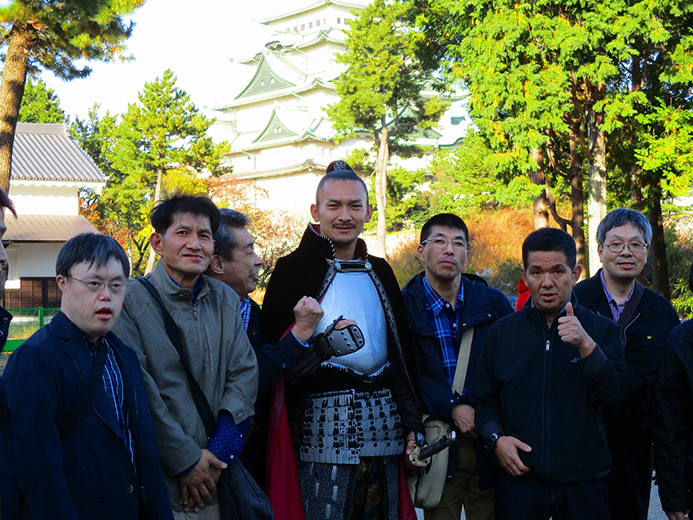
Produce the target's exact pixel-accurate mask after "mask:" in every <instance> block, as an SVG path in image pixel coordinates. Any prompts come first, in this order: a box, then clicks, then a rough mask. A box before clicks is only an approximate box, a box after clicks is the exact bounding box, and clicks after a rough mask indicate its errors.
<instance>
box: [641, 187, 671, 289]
mask: <svg viewBox="0 0 693 520" xmlns="http://www.w3.org/2000/svg"><path fill="white" fill-rule="evenodd" d="M647 218H648V220H649V221H650V226H652V244H651V245H650V257H649V259H648V261H649V262H650V266H651V268H652V289H653V290H654V291H655V292H658V293H659V294H661V295H662V296H664V297H665V298H666V299H667V300H671V290H670V288H669V266H668V264H667V250H666V245H665V243H664V221H663V218H662V204H661V193H657V195H656V196H655V197H653V200H652V202H651V208H650V211H648V212H647Z"/></svg>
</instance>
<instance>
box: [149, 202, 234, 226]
mask: <svg viewBox="0 0 693 520" xmlns="http://www.w3.org/2000/svg"><path fill="white" fill-rule="evenodd" d="M180 213H191V214H193V215H195V216H198V217H208V218H209V225H210V227H211V228H212V233H216V231H217V228H218V227H219V221H220V220H221V215H219V208H217V206H216V204H214V202H212V200H211V199H210V198H209V197H207V196H206V195H192V194H189V193H180V192H174V193H172V194H171V195H170V196H169V197H165V198H163V199H161V200H160V201H159V202H157V204H156V205H155V206H154V208H153V209H152V210H151V211H150V212H149V220H150V221H151V223H152V227H153V228H154V231H156V232H157V233H161V234H162V235H163V234H164V233H166V230H167V229H168V228H169V227H170V226H171V224H173V216H174V215H177V214H180Z"/></svg>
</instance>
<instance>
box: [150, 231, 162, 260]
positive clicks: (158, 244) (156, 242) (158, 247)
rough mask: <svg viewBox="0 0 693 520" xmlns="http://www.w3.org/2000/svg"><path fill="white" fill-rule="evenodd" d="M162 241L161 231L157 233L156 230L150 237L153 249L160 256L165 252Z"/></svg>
mask: <svg viewBox="0 0 693 520" xmlns="http://www.w3.org/2000/svg"><path fill="white" fill-rule="evenodd" d="M162 242H163V239H162V237H161V233H157V232H156V231H155V232H154V233H152V235H151V236H150V237H149V243H150V244H151V245H152V249H153V250H154V252H155V253H156V254H157V255H159V256H161V253H163V247H162Z"/></svg>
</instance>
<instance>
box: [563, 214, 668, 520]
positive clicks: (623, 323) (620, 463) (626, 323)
mask: <svg viewBox="0 0 693 520" xmlns="http://www.w3.org/2000/svg"><path fill="white" fill-rule="evenodd" d="M651 240H652V228H651V227H650V223H649V222H648V221H647V218H646V217H645V216H644V215H643V214H642V213H640V212H638V211H635V210H632V209H626V208H619V209H616V210H614V211H611V212H610V213H608V214H607V215H606V217H604V220H602V221H601V223H600V224H599V228H598V229H597V242H598V244H599V247H598V251H599V259H600V260H601V262H602V265H603V268H602V269H600V270H599V271H598V272H597V274H595V275H594V276H593V277H591V278H589V279H588V280H584V281H582V282H580V283H579V284H578V285H577V286H576V287H575V295H576V296H577V298H578V301H579V302H580V304H581V305H584V306H585V307H587V308H589V309H591V310H593V311H595V312H597V313H599V314H601V315H603V316H606V317H609V318H612V319H613V320H614V321H615V322H616V323H617V324H618V325H619V328H620V329H621V340H622V341H623V344H624V347H625V354H626V364H627V366H628V384H627V387H626V396H625V398H624V399H623V401H621V403H620V404H618V405H617V406H614V407H611V408H607V409H604V411H603V415H604V423H605V426H606V434H607V438H608V441H609V449H610V451H611V458H612V465H611V471H610V472H609V475H608V477H607V488H608V491H609V508H610V510H611V518H612V520H625V519H628V520H646V519H647V511H648V507H649V503H650V485H651V482H652V467H651V464H652V463H651V459H652V457H651V453H652V410H651V405H652V398H653V390H654V383H655V373H656V371H657V367H658V366H659V362H660V360H661V359H662V353H663V352H664V347H665V345H666V339H667V335H668V334H669V331H670V330H671V329H673V328H674V327H675V326H677V325H678V324H679V319H678V316H677V314H676V311H675V310H674V308H673V307H672V306H671V304H670V303H669V302H668V301H667V300H666V299H664V298H663V297H662V296H660V295H658V294H656V293H655V292H653V291H651V290H650V289H645V288H644V287H643V286H642V284H640V282H638V281H637V278H638V276H640V273H641V272H642V270H643V267H644V266H645V262H646V261H647V250H648V248H649V245H650V241H651Z"/></svg>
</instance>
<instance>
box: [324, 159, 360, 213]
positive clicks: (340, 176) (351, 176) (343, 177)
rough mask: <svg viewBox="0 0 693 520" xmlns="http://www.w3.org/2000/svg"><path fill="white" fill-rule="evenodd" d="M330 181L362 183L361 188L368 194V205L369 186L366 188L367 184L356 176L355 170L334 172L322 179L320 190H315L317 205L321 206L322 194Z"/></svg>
mask: <svg viewBox="0 0 693 520" xmlns="http://www.w3.org/2000/svg"><path fill="white" fill-rule="evenodd" d="M347 166H348V165H347ZM330 181H356V182H360V183H361V186H362V187H363V191H364V193H365V194H366V204H368V186H366V183H365V182H364V181H363V179H362V178H361V177H359V176H358V175H356V173H355V172H354V170H333V171H331V172H329V173H326V174H325V176H324V177H323V178H322V179H320V182H319V183H318V189H317V190H315V204H316V205H317V206H320V200H319V199H320V192H321V191H322V190H323V187H324V186H325V184H327V183H328V182H330Z"/></svg>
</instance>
